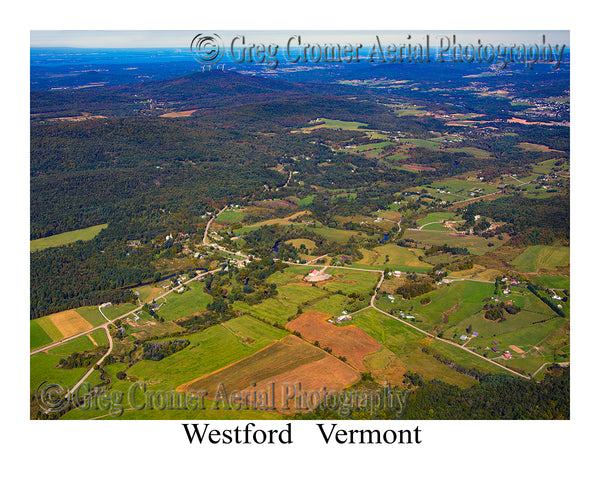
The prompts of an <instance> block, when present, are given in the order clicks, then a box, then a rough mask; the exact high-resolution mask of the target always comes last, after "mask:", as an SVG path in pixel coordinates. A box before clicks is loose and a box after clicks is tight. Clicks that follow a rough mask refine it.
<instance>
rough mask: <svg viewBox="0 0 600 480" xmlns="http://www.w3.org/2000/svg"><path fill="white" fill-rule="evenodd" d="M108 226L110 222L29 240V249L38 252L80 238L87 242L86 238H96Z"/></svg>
mask: <svg viewBox="0 0 600 480" xmlns="http://www.w3.org/2000/svg"><path fill="white" fill-rule="evenodd" d="M106 227H108V223H103V224H101V225H95V226H93V227H88V228H82V229H80V230H71V231H70V232H65V233H59V234H58V235H52V236H50V237H44V238H38V239H36V240H31V241H30V242H29V249H30V250H31V251H32V252H37V251H38V250H44V249H45V248H52V247H60V246H61V245H67V244H69V243H74V242H77V241H79V240H81V241H84V242H85V241H86V240H91V239H92V238H94V237H95V236H96V235H98V233H100V230H102V229H104V228H106Z"/></svg>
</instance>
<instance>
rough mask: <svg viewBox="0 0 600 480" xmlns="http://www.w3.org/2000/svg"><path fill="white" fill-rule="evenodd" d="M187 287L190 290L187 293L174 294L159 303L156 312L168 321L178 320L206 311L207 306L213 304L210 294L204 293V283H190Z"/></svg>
mask: <svg viewBox="0 0 600 480" xmlns="http://www.w3.org/2000/svg"><path fill="white" fill-rule="evenodd" d="M187 286H188V287H189V289H188V290H186V291H185V292H183V293H176V292H173V293H171V294H169V295H167V296H166V297H164V299H161V300H159V301H158V303H159V305H161V306H160V308H159V309H158V310H157V311H156V313H157V315H158V316H159V317H162V318H164V319H165V320H167V321H169V320H178V319H180V318H183V317H186V316H188V315H192V314H193V313H197V312H203V311H205V310H206V306H207V305H208V304H209V303H210V302H212V297H211V296H210V295H209V294H208V293H204V291H203V288H204V283H203V282H190V283H188V285H187ZM163 302H164V303H163Z"/></svg>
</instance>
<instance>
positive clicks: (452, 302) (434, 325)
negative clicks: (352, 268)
mask: <svg viewBox="0 0 600 480" xmlns="http://www.w3.org/2000/svg"><path fill="white" fill-rule="evenodd" d="M493 292H494V284H489V283H482V282H473V281H469V280H464V281H455V282H453V283H451V284H449V285H445V284H444V285H441V286H440V287H438V288H437V289H436V290H434V291H432V292H430V293H427V294H424V295H421V296H419V297H415V298H413V299H410V300H402V299H401V298H396V299H395V301H394V303H391V301H390V300H389V299H388V298H387V297H382V298H380V299H378V302H377V305H378V306H379V308H381V309H382V310H386V311H390V310H393V309H394V310H401V311H403V312H404V313H406V314H410V315H413V316H415V317H416V318H415V319H414V320H413V321H414V323H415V325H416V326H417V327H419V328H421V329H423V330H427V331H430V332H432V333H437V332H438V331H440V330H445V329H447V328H448V327H449V326H451V325H454V324H456V323H458V322H460V321H461V320H463V319H465V318H468V317H470V316H471V315H473V314H475V313H476V312H477V311H479V310H481V308H482V307H483V304H484V302H483V300H484V299H485V298H488V297H490V296H491V295H492V294H493ZM422 297H428V298H430V299H431V302H430V303H429V304H427V305H421V303H420V299H421V298H422Z"/></svg>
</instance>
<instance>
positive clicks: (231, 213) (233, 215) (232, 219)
mask: <svg viewBox="0 0 600 480" xmlns="http://www.w3.org/2000/svg"><path fill="white" fill-rule="evenodd" d="M245 217H246V214H245V213H244V212H243V211H242V210H225V211H224V212H223V213H221V214H220V215H219V216H218V217H217V218H216V221H217V222H221V223H238V222H241V221H243V220H244V218H245Z"/></svg>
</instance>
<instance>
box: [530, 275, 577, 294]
mask: <svg viewBox="0 0 600 480" xmlns="http://www.w3.org/2000/svg"><path fill="white" fill-rule="evenodd" d="M531 281H532V282H533V283H535V284H536V285H540V286H542V287H546V288H558V289H561V290H565V289H569V288H570V286H571V279H570V278H569V277H563V276H560V275H546V274H545V273H542V274H540V275H535V276H532V277H531Z"/></svg>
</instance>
